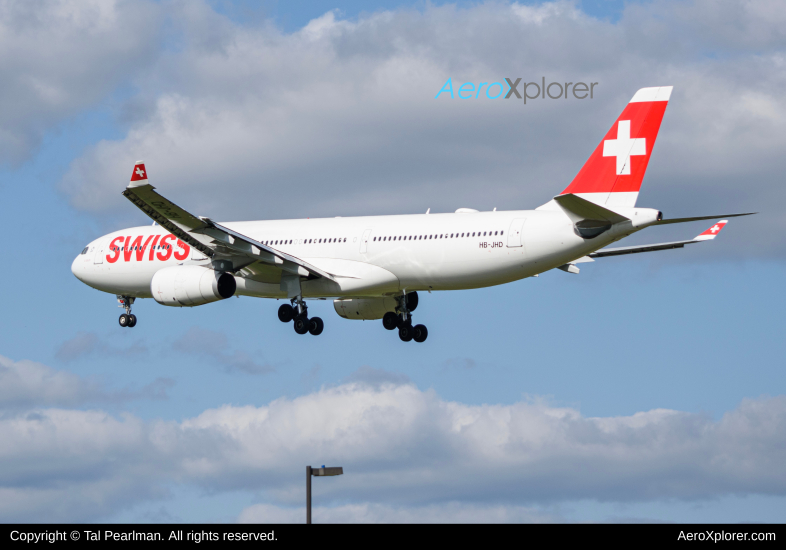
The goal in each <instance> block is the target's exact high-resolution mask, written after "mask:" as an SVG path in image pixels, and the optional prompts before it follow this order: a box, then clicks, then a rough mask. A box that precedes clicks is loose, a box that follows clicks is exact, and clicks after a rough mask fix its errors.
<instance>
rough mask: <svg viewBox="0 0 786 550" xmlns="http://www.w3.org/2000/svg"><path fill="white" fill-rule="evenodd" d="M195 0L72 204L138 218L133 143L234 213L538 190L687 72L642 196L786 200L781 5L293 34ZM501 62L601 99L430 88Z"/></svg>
mask: <svg viewBox="0 0 786 550" xmlns="http://www.w3.org/2000/svg"><path fill="white" fill-rule="evenodd" d="M186 6H187V8H186V7H184V5H183V4H179V3H175V4H168V5H167V9H168V10H169V12H168V13H170V14H176V15H175V16H173V17H174V19H175V20H177V21H178V22H179V24H180V25H181V30H182V34H183V36H184V39H183V42H184V47H183V48H182V49H179V50H177V51H172V52H167V53H164V54H162V55H161V56H160V58H159V59H158V60H157V61H156V63H155V65H154V66H153V67H152V68H151V69H150V70H149V71H148V72H147V73H146V74H145V76H144V77H142V78H140V79H139V81H138V83H139V90H140V91H139V94H138V95H137V96H136V97H135V98H134V99H133V100H132V101H131V102H130V104H133V105H145V107H144V108H139V109H137V110H136V111H134V112H135V113H136V114H135V115H134V117H132V120H131V123H130V129H129V131H128V133H127V135H126V136H125V137H124V138H122V139H119V140H105V141H101V142H100V143H97V144H96V145H95V146H94V147H91V148H89V149H88V150H87V151H85V153H84V154H83V155H82V156H81V157H80V158H79V159H77V160H75V161H74V162H73V164H72V165H71V168H70V170H69V172H68V174H67V175H66V176H65V178H64V180H63V182H62V186H61V187H62V189H63V190H64V191H65V192H66V193H67V194H68V195H69V197H70V198H71V201H72V202H73V204H74V205H76V206H77V207H78V208H81V209H84V210H87V211H91V212H94V213H98V214H111V215H113V216H116V215H117V213H118V212H122V213H124V214H125V215H126V216H127V217H126V219H129V220H131V219H135V220H136V219H139V218H138V213H137V212H136V211H135V210H134V209H132V208H131V207H130V206H129V205H128V204H126V203H125V201H124V199H122V197H120V195H119V194H118V189H120V188H121V187H122V186H123V185H124V183H125V181H126V180H127V179H128V174H129V171H130V169H131V166H132V163H133V161H134V160H136V159H137V158H144V159H145V160H147V162H148V168H149V169H150V174H151V181H152V182H153V183H154V185H157V186H158V187H159V189H160V190H161V191H162V192H163V193H164V194H166V195H167V196H169V197H170V198H172V199H173V200H175V201H176V202H178V203H180V204H182V205H183V206H185V207H187V208H188V209H190V210H192V211H194V212H195V213H197V214H200V215H210V216H213V217H218V218H220V219H259V218H273V219H275V218H282V217H306V216H311V217H314V216H333V215H353V214H355V215H356V214H359V213H364V214H366V213H411V212H421V211H424V210H425V208H426V207H431V208H432V210H436V211H445V210H448V211H450V210H453V209H455V208H457V207H460V206H471V207H480V208H483V209H491V208H492V207H499V208H504V209H514V208H528V207H534V206H537V205H538V204H541V203H543V202H545V201H546V200H548V199H549V198H550V197H551V196H553V194H554V193H556V192H558V191H560V190H561V189H563V188H564V187H565V186H566V185H567V184H568V183H569V181H570V180H571V178H572V177H573V176H574V175H575V173H576V172H577V170H578V169H579V168H580V166H581V164H582V163H583V162H584V160H585V159H586V158H587V156H588V155H589V153H590V152H591V150H592V148H594V146H595V145H596V144H597V142H598V141H599V139H600V137H601V136H602V135H603V133H604V132H605V131H606V129H607V128H608V127H609V125H610V124H611V122H612V121H613V119H614V117H615V116H616V115H617V114H618V113H619V112H620V110H621V109H622V107H623V106H624V104H625V102H626V101H627V100H628V99H629V98H630V97H631V96H632V94H633V92H635V90H636V89H637V88H639V87H642V86H651V85H662V84H674V85H675V86H676V88H675V93H674V95H673V96H672V105H671V106H670V108H669V112H668V113H667V116H666V119H665V120H664V124H663V127H662V132H661V136H660V140H659V142H658V146H657V151H656V153H655V156H654V157H653V161H652V163H651V164H650V176H649V177H648V178H647V180H646V181H645V187H644V194H643V196H642V200H643V201H646V202H647V205H649V206H657V207H659V208H661V209H663V210H666V211H667V212H675V211H678V212H679V214H680V215H682V214H689V213H690V212H700V213H705V212H709V211H717V212H719V213H721V212H728V211H741V210H749V211H750V210H754V211H755V210H760V209H761V208H763V206H764V205H765V204H768V203H774V202H779V201H780V202H782V200H783V199H786V196H784V193H786V192H785V191H783V187H782V185H780V174H781V173H782V172H783V170H784V169H786V163H785V162H784V161H783V160H782V155H781V154H780V151H781V150H782V149H783V148H784V146H786V137H784V135H783V133H782V132H781V131H780V127H781V124H780V123H779V121H780V120H781V119H783V118H784V113H786V99H784V97H783V94H782V93H781V90H782V89H783V87H784V85H786V71H784V70H783V63H784V59H786V55H784V40H783V35H782V32H781V31H780V30H779V29H780V28H782V26H779V23H778V22H779V21H781V20H782V19H783V18H784V17H786V8H784V7H783V6H782V5H781V4H780V3H773V4H771V5H770V7H769V8H768V9H766V10H765V9H759V8H756V7H752V4H750V3H747V2H741V1H732V0H729V1H726V2H722V3H718V2H713V3H709V4H708V3H706V2H698V3H694V4H692V5H690V6H685V5H682V4H680V3H673V2H654V3H648V4H646V5H643V6H642V5H631V6H628V7H627V8H626V9H625V11H624V13H623V17H622V19H621V20H620V21H619V22H618V23H611V22H608V21H600V20H596V19H593V18H591V17H589V16H587V15H586V14H584V13H583V12H581V11H580V10H579V9H578V8H577V7H576V6H575V4H573V3H567V2H556V3H544V4H541V5H537V6H534V7H533V6H523V5H519V4H510V5H507V4H504V3H488V4H481V5H476V6H472V7H470V8H467V9H460V8H457V7H455V6H441V7H435V6H427V7H425V8H424V9H423V11H417V10H411V9H401V10H396V11H387V12H380V13H375V14H371V15H364V16H361V17H359V18H358V19H357V20H353V21H347V20H341V19H339V18H338V17H337V15H336V13H334V12H328V13H326V14H325V15H323V16H322V17H319V18H317V19H314V20H313V21H311V22H310V23H309V24H308V25H306V26H305V27H304V28H303V29H301V30H299V31H298V32H294V33H292V34H284V33H282V32H281V31H279V30H278V29H276V28H275V27H273V26H271V25H270V24H269V23H267V22H266V23H263V24H261V25H259V26H250V25H243V26H241V25H235V24H233V23H231V22H229V21H228V20H227V19H225V18H224V17H222V16H220V15H217V14H215V13H213V12H212V11H211V10H209V9H207V8H205V7H204V6H201V5H198V4H194V3H189V4H187V5H186ZM200 6H201V7H200ZM708 13H711V14H712V21H713V24H712V25H708V24H707V23H706V15H707V14H708ZM205 29H211V31H210V32H209V33H208V32H206V31H205ZM715 29H724V30H725V31H724V34H723V40H721V36H720V35H719V34H718V32H716V30H715ZM751 35H756V36H757V38H756V39H755V40H754V41H751V40H750V39H749V38H747V37H749V36H751ZM729 44H732V46H729ZM505 76H511V77H513V78H516V77H517V76H521V77H523V78H524V79H525V80H539V79H540V77H541V76H546V78H547V79H548V80H555V81H563V80H567V81H586V82H599V85H598V87H597V89H596V90H597V95H596V97H595V99H592V100H585V101H578V100H571V101H563V100H560V101H553V100H546V101H543V100H541V101H540V102H530V104H528V105H527V106H524V105H522V104H520V103H517V102H516V101H512V100H508V101H504V100H501V101H496V102H492V101H489V100H474V99H473V100H459V99H454V100H450V99H445V98H441V99H439V100H436V99H434V96H435V95H436V92H437V91H438V90H439V89H440V87H441V86H442V85H443V84H444V82H445V81H446V80H447V78H448V77H452V78H453V81H454V82H455V83H456V85H458V84H459V83H461V82H464V81H473V82H481V81H483V82H487V81H489V80H490V79H497V80H501V79H502V78H503V77H505ZM489 186H493V189H494V192H493V193H489V192H488V189H489ZM241 197H242V200H241V199H240V198H241ZM288 197H289V198H291V200H289V199H288ZM783 223H784V222H783V221H782V220H781V219H780V218H774V217H764V216H762V217H759V218H758V219H755V220H750V219H749V220H746V221H745V222H744V224H740V225H741V229H738V230H737V231H736V232H735V235H732V236H730V237H727V239H728V240H729V241H730V242H731V243H737V244H738V245H739V246H738V252H737V253H738V254H741V255H744V254H748V255H750V254H762V253H763V254H767V255H770V254H771V253H772V252H773V251H774V250H778V251H780V252H783V245H782V243H781V242H780V241H779V240H778V239H777V237H776V235H777V234H779V233H780V232H781V231H782V230H783V229H784V228H783ZM744 228H748V229H744ZM751 228H755V231H754V229H751ZM754 233H755V234H756V235H757V238H756V239H755V243H756V244H755V245H753V246H751V245H748V246H742V245H741V242H742V241H743V240H748V241H750V240H751V235H752V234H754Z"/></svg>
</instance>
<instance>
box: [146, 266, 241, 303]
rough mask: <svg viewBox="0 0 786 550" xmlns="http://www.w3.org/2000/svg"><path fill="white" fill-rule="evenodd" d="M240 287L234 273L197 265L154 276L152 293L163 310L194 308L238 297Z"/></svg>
mask: <svg viewBox="0 0 786 550" xmlns="http://www.w3.org/2000/svg"><path fill="white" fill-rule="evenodd" d="M236 289H237V283H236V282H235V277H234V275H232V274H231V273H225V272H223V273H222V272H220V271H216V270H214V269H210V268H206V267H200V266H197V265H182V266H174V267H165V268H164V269H161V270H159V271H157V272H156V274H155V275H153V280H152V281H150V292H151V293H152V294H153V298H155V300H156V302H158V303H159V304H161V305H163V306H173V307H184V306H185V307H193V306H201V305H203V304H209V303H210V302H216V301H218V300H223V299H225V298H231V297H232V296H234V294H235V290H236Z"/></svg>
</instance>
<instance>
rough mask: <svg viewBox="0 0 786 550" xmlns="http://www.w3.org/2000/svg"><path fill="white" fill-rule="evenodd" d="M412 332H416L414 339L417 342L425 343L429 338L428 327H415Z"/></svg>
mask: <svg viewBox="0 0 786 550" xmlns="http://www.w3.org/2000/svg"><path fill="white" fill-rule="evenodd" d="M412 330H413V331H414V335H413V337H412V338H413V340H415V342H425V341H426V338H428V329H427V328H426V325H415V327H414V328H413V329H412Z"/></svg>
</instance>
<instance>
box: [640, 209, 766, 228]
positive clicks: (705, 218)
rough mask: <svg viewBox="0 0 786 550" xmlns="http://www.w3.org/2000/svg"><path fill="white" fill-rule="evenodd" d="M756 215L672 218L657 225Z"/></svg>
mask: <svg viewBox="0 0 786 550" xmlns="http://www.w3.org/2000/svg"><path fill="white" fill-rule="evenodd" d="M754 214H758V212H745V213H744V214H721V215H718V216H697V217H694V218H672V219H670V220H660V221H659V222H658V223H657V224H656V225H664V224H667V223H685V222H697V221H699V220H715V219H718V218H737V217H739V216H753V215H754Z"/></svg>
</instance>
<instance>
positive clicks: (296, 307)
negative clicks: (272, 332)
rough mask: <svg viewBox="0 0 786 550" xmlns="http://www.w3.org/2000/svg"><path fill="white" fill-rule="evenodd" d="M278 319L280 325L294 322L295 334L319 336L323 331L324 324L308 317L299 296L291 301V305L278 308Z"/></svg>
mask: <svg viewBox="0 0 786 550" xmlns="http://www.w3.org/2000/svg"><path fill="white" fill-rule="evenodd" d="M278 319H279V320H280V321H281V322H282V323H289V322H290V321H295V323H294V325H295V332H297V333H298V334H306V333H307V332H308V333H311V334H313V335H314V336H319V335H320V334H322V331H323V330H324V329H325V323H324V322H323V321H322V319H320V318H319V317H312V318H310V319H309V317H308V307H306V302H304V301H303V298H301V297H300V296H298V297H296V298H293V299H292V305H290V304H282V306H281V307H279V308H278Z"/></svg>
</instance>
